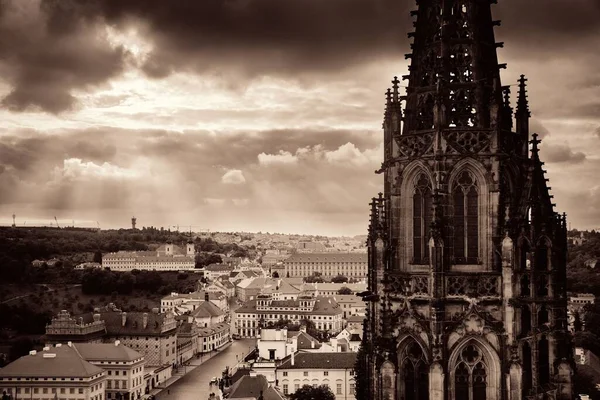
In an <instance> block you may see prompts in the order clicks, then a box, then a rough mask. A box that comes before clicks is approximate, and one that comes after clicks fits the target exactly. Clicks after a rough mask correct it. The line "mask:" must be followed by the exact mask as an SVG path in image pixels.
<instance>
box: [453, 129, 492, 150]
mask: <svg viewBox="0 0 600 400" xmlns="http://www.w3.org/2000/svg"><path fill="white" fill-rule="evenodd" d="M444 137H445V139H446V142H447V143H448V144H449V145H450V147H452V149H454V150H455V151H456V152H458V153H459V154H477V153H481V152H489V151H490V144H491V141H490V132H486V131H451V132H444Z"/></svg>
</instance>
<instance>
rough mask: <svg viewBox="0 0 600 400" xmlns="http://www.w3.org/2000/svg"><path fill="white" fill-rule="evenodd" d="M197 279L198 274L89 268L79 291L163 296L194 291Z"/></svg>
mask: <svg viewBox="0 0 600 400" xmlns="http://www.w3.org/2000/svg"><path fill="white" fill-rule="evenodd" d="M169 278H171V279H169ZM198 279H199V275H196V274H187V273H177V272H170V273H164V272H162V273H161V272H156V271H138V270H133V271H131V272H113V271H109V270H106V269H89V270H85V271H84V272H83V276H82V278H81V290H82V292H83V293H84V294H89V295H113V294H119V295H129V294H132V293H134V292H145V293H148V294H152V295H157V294H159V295H167V294H169V293H171V292H179V293H188V292H190V291H194V290H196V285H197V281H198Z"/></svg>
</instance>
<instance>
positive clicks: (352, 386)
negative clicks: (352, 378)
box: [350, 383, 356, 394]
mask: <svg viewBox="0 0 600 400" xmlns="http://www.w3.org/2000/svg"><path fill="white" fill-rule="evenodd" d="M350 393H352V394H356V389H355V388H354V383H351V384H350Z"/></svg>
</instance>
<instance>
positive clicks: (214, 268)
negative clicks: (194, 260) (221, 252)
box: [204, 264, 233, 272]
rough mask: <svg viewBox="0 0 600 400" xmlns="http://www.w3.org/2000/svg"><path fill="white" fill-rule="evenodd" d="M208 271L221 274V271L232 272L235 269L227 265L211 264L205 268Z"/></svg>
mask: <svg viewBox="0 0 600 400" xmlns="http://www.w3.org/2000/svg"><path fill="white" fill-rule="evenodd" d="M204 269H205V270H206V271H211V272H220V271H231V270H232V269H233V267H231V266H230V265H227V264H210V265H207V266H206V267H204Z"/></svg>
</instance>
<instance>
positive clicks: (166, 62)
mask: <svg viewBox="0 0 600 400" xmlns="http://www.w3.org/2000/svg"><path fill="white" fill-rule="evenodd" d="M91 1H92V3H95V2H94V1H93V0H91ZM100 4H101V8H102V12H103V13H104V15H105V17H106V18H107V20H108V21H109V23H111V24H121V25H122V24H127V23H129V22H131V20H132V19H134V20H138V21H142V22H144V23H146V24H147V31H146V34H147V35H148V37H149V38H150V39H151V40H152V41H153V43H154V44H155V45H156V48H155V51H154V52H153V53H152V55H151V57H150V58H149V60H148V61H147V62H146V64H145V65H144V66H143V68H144V70H145V71H146V72H147V73H148V74H149V75H150V76H152V77H157V78H161V77H164V76H166V75H168V74H169V73H171V72H172V71H174V70H178V69H181V68H186V69H192V70H195V71H205V70H214V69H215V68H219V67H226V68H233V69H234V70H236V69H237V70H240V71H242V72H244V73H247V74H249V75H260V74H283V75H290V74H294V73H297V72H310V71H323V70H328V71H332V70H336V69H339V68H345V67H348V66H352V65H357V64H363V63H366V62H372V61H374V59H376V58H377V57H386V58H389V57H392V58H398V59H400V58H402V57H403V54H404V53H407V52H408V39H407V36H406V33H407V32H408V31H411V30H413V28H412V26H411V18H410V17H409V10H411V9H416V5H415V4H414V2H413V1H410V0H404V1H400V0H327V1H323V0H286V1H281V0H204V1H196V2H194V1H171V2H165V1H162V0H107V1H103V2H101V3H100ZM493 10H494V14H495V17H498V18H501V19H503V20H505V21H504V26H503V27H501V28H500V29H499V30H498V32H499V35H500V36H502V37H503V38H507V40H509V41H510V46H511V48H512V49H514V50H517V51H519V52H520V53H526V54H525V56H527V54H528V55H530V56H532V57H536V56H537V53H539V52H540V51H541V50H552V51H568V50H569V49H572V48H574V47H577V46H586V44H587V43H588V39H589V38H590V37H592V36H593V35H595V34H597V33H598V32H599V24H598V23H597V21H598V20H599V19H600V2H598V0H575V1H573V0H545V1H544V2H543V7H540V2H539V1H538V0H504V1H501V2H500V4H499V5H498V6H494V7H493ZM574 41H575V43H574ZM567 44H568V46H567V47H564V46H565V45H567ZM533 49H535V51H532V50H533ZM238 83H239V82H238Z"/></svg>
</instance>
